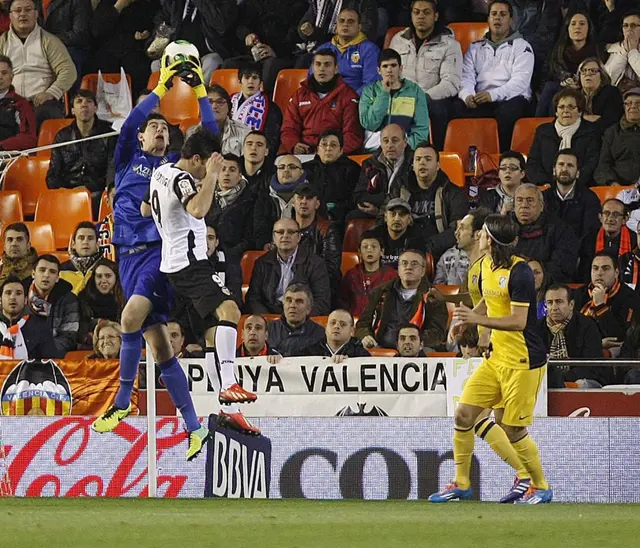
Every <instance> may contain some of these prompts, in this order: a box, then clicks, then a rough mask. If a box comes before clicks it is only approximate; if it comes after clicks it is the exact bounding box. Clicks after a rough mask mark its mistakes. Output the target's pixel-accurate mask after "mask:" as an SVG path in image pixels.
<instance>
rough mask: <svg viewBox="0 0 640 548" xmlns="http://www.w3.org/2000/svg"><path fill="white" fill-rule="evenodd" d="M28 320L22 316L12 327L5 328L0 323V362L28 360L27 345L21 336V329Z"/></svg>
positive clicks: (5, 326)
mask: <svg viewBox="0 0 640 548" xmlns="http://www.w3.org/2000/svg"><path fill="white" fill-rule="evenodd" d="M28 319H29V316H23V317H22V318H20V319H19V320H18V321H17V322H16V323H14V324H13V325H9V326H7V325H6V324H5V323H3V322H0V336H1V337H2V340H1V341H0V360H14V359H15V360H26V359H28V358H29V356H28V354H27V345H26V343H25V341H24V336H23V335H22V327H23V326H24V324H25V323H26V322H27V320H28Z"/></svg>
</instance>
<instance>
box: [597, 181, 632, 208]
mask: <svg viewBox="0 0 640 548" xmlns="http://www.w3.org/2000/svg"><path fill="white" fill-rule="evenodd" d="M632 188H634V186H633V185H629V186H620V185H612V186H592V187H591V190H593V191H594V192H595V193H596V194H597V195H598V198H600V203H601V204H604V203H605V202H606V201H607V200H609V199H610V198H615V197H617V196H618V193H620V192H622V191H623V190H631V189H632Z"/></svg>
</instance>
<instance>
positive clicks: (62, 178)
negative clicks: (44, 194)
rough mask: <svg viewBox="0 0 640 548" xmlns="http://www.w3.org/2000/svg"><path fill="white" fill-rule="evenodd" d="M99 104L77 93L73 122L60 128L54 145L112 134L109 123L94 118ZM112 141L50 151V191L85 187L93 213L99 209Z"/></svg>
mask: <svg viewBox="0 0 640 548" xmlns="http://www.w3.org/2000/svg"><path fill="white" fill-rule="evenodd" d="M97 109H98V103H97V101H96V96H95V94H94V93H93V92H92V91H90V90H88V89H80V90H78V91H77V92H76V94H75V96H74V98H73V115H74V116H75V122H73V123H72V124H71V125H69V126H67V127H64V128H62V129H61V130H60V131H59V132H58V134H57V135H56V137H55V139H54V141H53V142H54V143H55V144H57V143H64V142H66V141H74V140H76V139H83V138H85V137H93V136H94V135H102V134H104V133H109V132H112V131H113V128H112V127H111V123H109V122H106V121H104V120H100V118H98V117H97V116H96V111H97ZM114 148H115V137H109V138H104V139H94V140H92V141H85V142H83V143H74V144H70V145H66V146H63V147H58V148H54V149H53V150H52V151H51V163H50V164H49V171H48V172H47V186H48V187H49V188H77V187H86V188H87V190H89V192H91V197H92V202H93V210H94V211H96V212H97V211H98V210H99V209H100V199H101V197H102V192H103V191H104V189H105V188H106V186H107V170H108V166H109V163H110V162H111V159H112V157H113V151H114Z"/></svg>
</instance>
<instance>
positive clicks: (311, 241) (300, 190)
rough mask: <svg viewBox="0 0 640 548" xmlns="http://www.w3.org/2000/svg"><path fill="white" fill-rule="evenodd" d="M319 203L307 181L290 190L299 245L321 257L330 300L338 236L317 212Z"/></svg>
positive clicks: (338, 259)
mask: <svg viewBox="0 0 640 548" xmlns="http://www.w3.org/2000/svg"><path fill="white" fill-rule="evenodd" d="M320 205H321V204H320V198H319V192H318V191H317V189H316V188H314V187H313V186H311V185H310V184H308V183H303V184H301V185H298V187H297V188H296V191H295V192H294V193H293V209H294V212H295V219H296V222H297V223H298V225H299V226H300V246H301V247H306V248H307V249H308V250H309V251H310V252H311V253H313V254H314V255H317V256H318V257H320V258H321V259H322V260H323V261H324V264H325V266H326V267H327V272H328V274H329V282H330V284H331V300H332V302H335V299H336V297H337V294H338V290H339V288H340V279H341V278H342V272H341V269H340V265H341V263H342V238H341V237H340V233H339V232H338V228H337V227H336V225H335V223H332V222H331V221H327V219H323V218H322V217H320V216H319V215H318V210H319V208H320Z"/></svg>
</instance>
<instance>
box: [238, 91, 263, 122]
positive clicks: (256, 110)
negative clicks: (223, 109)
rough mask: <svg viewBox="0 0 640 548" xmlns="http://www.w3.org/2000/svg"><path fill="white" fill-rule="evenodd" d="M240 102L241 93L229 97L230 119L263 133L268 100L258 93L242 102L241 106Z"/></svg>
mask: <svg viewBox="0 0 640 548" xmlns="http://www.w3.org/2000/svg"><path fill="white" fill-rule="evenodd" d="M241 101H242V92H241V91H239V92H238V93H234V94H233V96H232V97H231V118H232V119H233V120H235V121H236V122H240V123H241V124H244V125H245V126H247V127H249V128H251V129H252V130H254V131H264V126H265V124H266V123H267V113H268V112H269V98H268V97H267V96H266V95H265V94H264V93H263V92H262V91H258V92H257V93H254V94H253V95H251V96H250V97H247V98H246V99H245V100H244V101H242V104H240V102H241Z"/></svg>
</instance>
